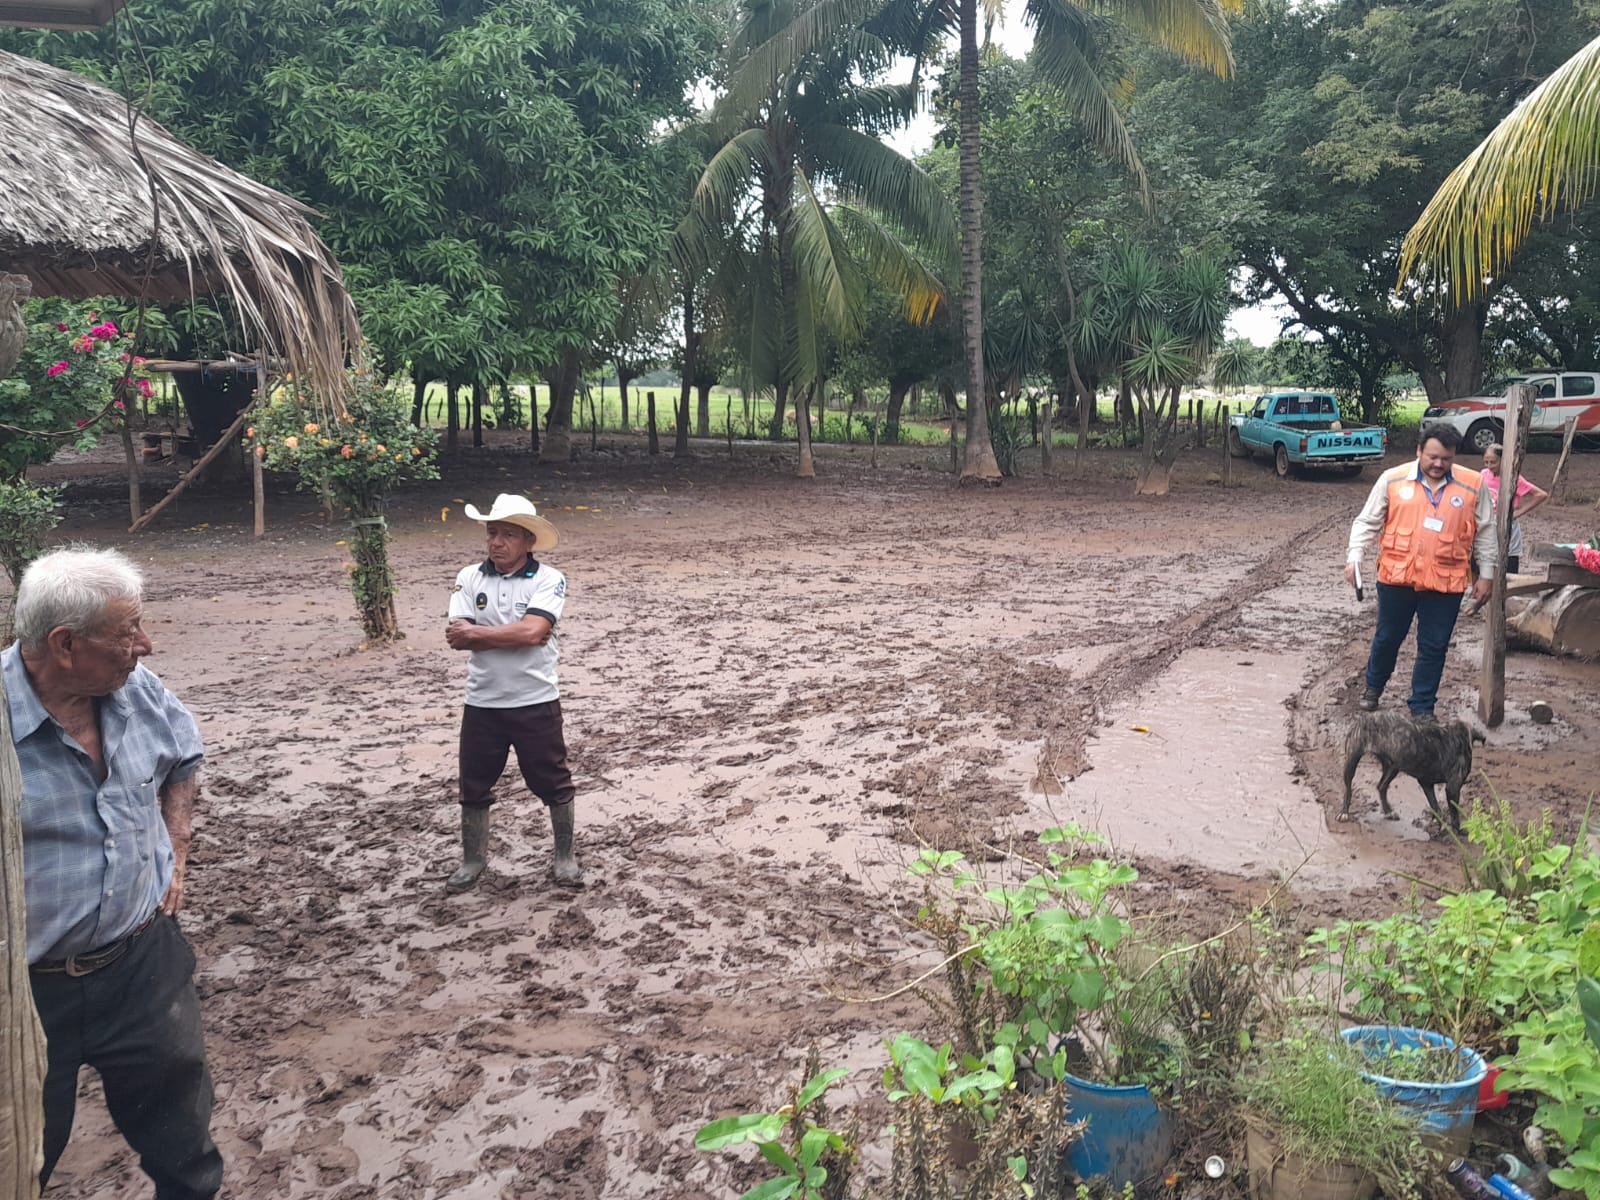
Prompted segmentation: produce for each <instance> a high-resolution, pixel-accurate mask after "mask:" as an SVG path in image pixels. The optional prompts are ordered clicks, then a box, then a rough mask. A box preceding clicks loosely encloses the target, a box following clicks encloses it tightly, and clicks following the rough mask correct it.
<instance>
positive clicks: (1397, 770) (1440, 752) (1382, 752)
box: [1339, 712, 1483, 832]
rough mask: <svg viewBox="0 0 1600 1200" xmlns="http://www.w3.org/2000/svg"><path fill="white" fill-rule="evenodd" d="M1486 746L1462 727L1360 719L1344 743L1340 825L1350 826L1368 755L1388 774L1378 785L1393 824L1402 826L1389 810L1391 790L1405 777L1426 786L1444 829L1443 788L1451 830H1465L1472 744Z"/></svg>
mask: <svg viewBox="0 0 1600 1200" xmlns="http://www.w3.org/2000/svg"><path fill="white" fill-rule="evenodd" d="M1475 741H1476V742H1481V741H1483V735H1482V734H1481V733H1479V732H1478V731H1477V730H1475V729H1471V728H1469V727H1468V726H1467V725H1466V723H1465V722H1462V721H1445V722H1442V723H1440V724H1434V723H1433V722H1431V721H1424V722H1419V721H1414V720H1412V719H1411V717H1410V716H1409V715H1405V716H1402V715H1401V714H1399V713H1381V712H1379V713H1361V714H1359V715H1358V716H1357V717H1356V719H1355V721H1354V722H1353V723H1352V724H1351V726H1350V732H1349V733H1348V734H1347V735H1346V736H1345V741H1344V807H1343V808H1342V809H1340V810H1339V820H1341V821H1348V820H1350V784H1351V781H1353V780H1354V779H1355V777H1356V767H1357V766H1359V765H1360V763H1361V760H1362V759H1363V758H1364V757H1366V756H1367V755H1368V754H1370V755H1372V756H1373V757H1375V758H1376V759H1377V760H1378V763H1379V765H1381V766H1382V768H1383V774H1382V776H1380V777H1379V779H1378V801H1379V803H1381V804H1382V805H1383V815H1384V816H1385V817H1387V818H1388V819H1389V820H1391V821H1395V820H1398V819H1399V818H1398V817H1397V816H1396V815H1395V811H1394V809H1392V808H1390V807H1389V785H1390V784H1391V783H1393V782H1394V780H1395V776H1397V775H1399V774H1401V773H1402V772H1404V773H1405V774H1407V775H1409V776H1411V777H1412V778H1413V779H1415V780H1416V781H1417V782H1418V783H1420V784H1421V785H1422V793H1423V795H1425V796H1427V797H1428V807H1429V808H1431V809H1433V815H1434V816H1436V817H1438V818H1439V823H1440V824H1441V825H1442V824H1443V823H1444V813H1442V812H1440V811H1439V799H1438V797H1437V796H1436V795H1435V793H1434V790H1433V789H1434V787H1435V786H1436V785H1437V784H1441V783H1442V784H1444V796H1445V801H1446V802H1447V803H1448V804H1449V806H1450V826H1451V828H1453V829H1455V830H1456V831H1457V832H1459V831H1460V829H1461V785H1462V784H1464V783H1466V781H1467V776H1469V775H1471V774H1472V743H1473V742H1475Z"/></svg>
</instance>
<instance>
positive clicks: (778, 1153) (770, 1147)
mask: <svg viewBox="0 0 1600 1200" xmlns="http://www.w3.org/2000/svg"><path fill="white" fill-rule="evenodd" d="M757 1149H759V1150H760V1152H761V1157H762V1158H764V1159H766V1160H767V1161H768V1162H769V1163H771V1164H772V1165H773V1166H775V1167H777V1168H778V1170H780V1171H783V1172H785V1173H787V1174H789V1175H798V1174H799V1173H800V1164H798V1163H797V1162H795V1160H794V1155H792V1154H790V1153H789V1152H788V1151H787V1150H785V1149H784V1148H783V1147H782V1146H781V1145H779V1144H778V1143H777V1142H762V1143H761V1145H760V1146H759V1147H757Z"/></svg>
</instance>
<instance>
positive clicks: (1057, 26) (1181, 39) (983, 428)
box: [935, 0, 1243, 481]
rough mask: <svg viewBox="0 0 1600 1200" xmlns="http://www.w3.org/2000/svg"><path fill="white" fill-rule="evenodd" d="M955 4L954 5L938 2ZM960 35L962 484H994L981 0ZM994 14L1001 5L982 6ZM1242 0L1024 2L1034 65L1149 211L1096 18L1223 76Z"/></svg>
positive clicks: (963, 18) (963, 16)
mask: <svg viewBox="0 0 1600 1200" xmlns="http://www.w3.org/2000/svg"><path fill="white" fill-rule="evenodd" d="M935 2H936V3H949V2H950V0H935ZM956 2H957V3H958V6H959V12H958V13H957V25H958V28H959V30H960V39H961V50H960V68H959V72H960V82H959V94H960V102H961V103H960V110H961V111H960V121H961V124H960V159H961V165H960V179H961V182H960V196H961V268H962V271H961V311H962V316H963V319H964V321H965V327H966V337H967V389H968V391H967V395H968V397H969V399H968V403H967V454H966V461H965V463H964V464H963V466H962V470H961V478H962V480H963V481H972V480H982V481H993V480H996V479H998V478H999V476H1000V470H999V467H998V466H997V465H996V463H995V459H994V451H993V449H992V447H991V446H990V442H989V429H988V423H987V420H986V413H985V411H984V405H983V404H982V403H981V400H974V399H973V397H979V398H981V397H982V396H983V395H984V394H985V393H984V379H983V355H982V346H983V295H982V276H983V196H982V188H981V182H980V180H981V173H982V172H981V159H980V154H981V147H980V138H979V109H978V91H979V89H978V66H979V63H978V45H977V36H976V35H977V23H978V12H977V10H978V2H979V0H956ZM983 2H984V4H985V5H986V7H988V8H990V9H991V10H992V9H994V8H997V7H998V0H983ZM1242 8H1243V0H1101V2H1100V3H1096V4H1083V5H1079V4H1074V3H1072V0H1027V7H1026V9H1025V19H1026V20H1027V22H1028V23H1029V24H1030V25H1032V26H1033V28H1034V52H1033V53H1034V63H1035V65H1036V66H1037V68H1038V71H1039V74H1040V76H1041V78H1042V79H1044V80H1045V81H1046V82H1048V83H1051V84H1053V85H1054V86H1055V87H1056V88H1058V89H1059V90H1060V92H1061V94H1062V95H1063V96H1064V97H1065V98H1066V100H1067V102H1068V103H1069V105H1070V106H1071V107H1072V109H1073V110H1074V113H1075V115H1076V116H1077V117H1078V119H1079V120H1080V121H1081V122H1082V123H1083V126H1084V130H1085V132H1086V134H1087V135H1088V137H1089V139H1090V140H1091V141H1092V142H1094V143H1095V144H1097V145H1099V146H1100V147H1101V148H1102V149H1103V150H1104V151H1106V152H1107V153H1109V154H1110V155H1111V156H1112V157H1113V158H1115V159H1116V160H1117V161H1118V162H1120V163H1121V164H1122V165H1123V166H1124V167H1125V168H1126V169H1127V170H1128V171H1129V172H1130V173H1131V174H1132V175H1133V176H1134V178H1135V179H1136V180H1137V181H1138V183H1139V188H1140V192H1141V194H1143V195H1144V196H1145V197H1146V200H1147V201H1148V188H1147V185H1146V180H1145V173H1144V164H1143V163H1142V162H1141V161H1140V159H1139V154H1138V151H1137V150H1136V149H1135V148H1134V145H1133V140H1132V138H1130V137H1129V135H1128V129H1127V126H1126V125H1124V124H1123V121H1122V114H1121V112H1120V111H1119V110H1118V108H1117V105H1116V102H1115V100H1114V98H1113V95H1112V91H1111V89H1110V88H1109V87H1108V86H1107V84H1106V81H1105V79H1104V78H1103V77H1102V75H1101V73H1100V71H1099V69H1098V59H1099V40H1100V35H1101V32H1102V30H1101V26H1100V20H1099V16H1100V15H1101V14H1105V15H1111V16H1115V17H1117V18H1119V19H1120V20H1121V21H1122V23H1123V24H1125V25H1126V26H1127V27H1128V28H1129V29H1130V30H1132V31H1133V32H1135V33H1137V34H1140V35H1142V36H1144V37H1146V38H1148V39H1149V40H1151V41H1153V42H1155V43H1156V44H1157V45H1160V46H1164V47H1166V48H1167V49H1169V50H1171V51H1173V52H1174V53H1176V54H1178V55H1179V56H1180V57H1182V58H1184V59H1186V60H1188V61H1189V62H1192V63H1195V64H1197V65H1199V66H1202V67H1204V68H1206V69H1207V70H1210V71H1214V72H1216V73H1217V74H1218V75H1221V76H1226V75H1227V74H1228V73H1229V72H1230V71H1231V70H1232V68H1233V52H1232V49H1231V46H1230V42H1229V38H1228V29H1227V23H1226V19H1225V17H1224V11H1227V12H1238V11H1241V10H1242Z"/></svg>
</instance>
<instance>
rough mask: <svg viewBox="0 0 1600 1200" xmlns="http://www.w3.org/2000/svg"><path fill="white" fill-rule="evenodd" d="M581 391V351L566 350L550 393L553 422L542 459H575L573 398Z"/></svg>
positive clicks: (554, 461)
mask: <svg viewBox="0 0 1600 1200" xmlns="http://www.w3.org/2000/svg"><path fill="white" fill-rule="evenodd" d="M577 390H578V352H577V351H576V350H572V349H567V350H563V351H562V352H561V364H560V366H559V367H557V369H556V372H555V382H554V386H553V388H552V390H551V392H550V421H549V423H548V424H547V425H546V426H545V431H544V446H543V448H541V449H540V451H539V461H540V462H543V463H563V462H567V461H569V460H570V459H571V458H572V398H573V396H574V395H575V394H576V393H577Z"/></svg>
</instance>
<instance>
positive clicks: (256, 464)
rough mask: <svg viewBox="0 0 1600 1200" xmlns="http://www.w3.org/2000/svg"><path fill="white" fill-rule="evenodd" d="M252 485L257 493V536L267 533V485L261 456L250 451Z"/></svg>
mask: <svg viewBox="0 0 1600 1200" xmlns="http://www.w3.org/2000/svg"><path fill="white" fill-rule="evenodd" d="M250 483H251V487H252V489H253V490H254V493H255V510H256V536H257V537H261V536H263V535H264V534H265V533H266V532H267V485H266V481H265V479H264V478H263V477H262V470H261V456H260V455H259V454H257V453H256V452H255V451H254V450H252V451H250Z"/></svg>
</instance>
